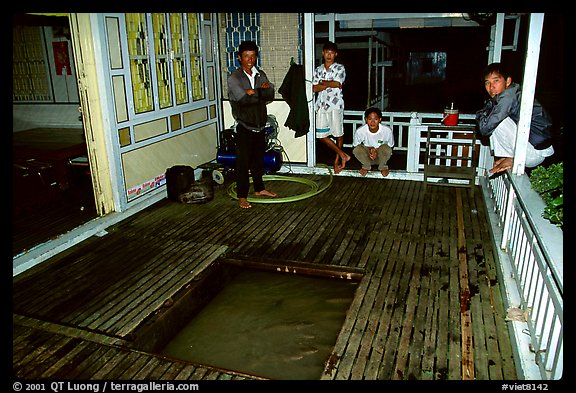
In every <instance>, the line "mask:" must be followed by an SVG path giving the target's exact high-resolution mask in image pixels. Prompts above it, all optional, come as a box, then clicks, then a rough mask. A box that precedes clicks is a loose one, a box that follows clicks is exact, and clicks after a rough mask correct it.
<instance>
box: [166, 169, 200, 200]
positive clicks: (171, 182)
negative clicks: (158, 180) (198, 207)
mask: <svg viewBox="0 0 576 393" xmlns="http://www.w3.org/2000/svg"><path fill="white" fill-rule="evenodd" d="M192 185H194V168H192V167H191V166H188V165H175V166H173V167H170V168H168V169H166V191H167V193H168V199H170V200H172V201H176V202H181V200H180V196H181V195H182V194H183V193H185V192H187V191H188V190H189V189H190V188H191V187H192Z"/></svg>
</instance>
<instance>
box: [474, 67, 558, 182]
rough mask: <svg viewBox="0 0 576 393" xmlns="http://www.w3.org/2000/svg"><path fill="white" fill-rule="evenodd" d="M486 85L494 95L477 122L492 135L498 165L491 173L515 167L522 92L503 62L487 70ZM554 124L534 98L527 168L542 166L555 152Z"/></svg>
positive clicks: (486, 132)
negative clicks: (553, 142)
mask: <svg viewBox="0 0 576 393" xmlns="http://www.w3.org/2000/svg"><path fill="white" fill-rule="evenodd" d="M484 88H485V89H486V92H487V93H488V95H489V96H490V98H489V99H487V100H486V101H485V102H484V107H483V108H482V109H481V110H479V111H478V112H476V121H477V122H478V130H479V131H480V134H481V135H482V136H485V137H490V147H491V148H492V150H493V151H494V156H495V161H494V167H493V168H492V169H490V173H496V172H501V171H504V170H506V169H511V168H512V164H513V161H514V160H513V159H514V150H515V145H516V133H517V130H518V119H519V118H520V99H521V94H522V93H521V91H520V85H518V83H515V82H512V77H511V76H510V75H509V74H508V72H507V71H506V70H505V69H504V67H503V66H502V64H500V63H492V64H490V65H488V66H487V67H486V68H485V69H484ZM551 126H552V122H551V121H550V118H549V117H548V114H547V113H546V111H545V110H544V108H542V106H541V105H540V103H539V102H538V101H536V100H534V106H533V108H532V119H531V122H530V134H529V137H528V146H527V150H526V163H525V165H526V167H528V168H533V167H535V166H537V165H540V164H541V163H542V162H543V161H544V159H545V158H546V157H549V156H551V155H552V154H554V148H553V147H552V135H551V132H550V128H551Z"/></svg>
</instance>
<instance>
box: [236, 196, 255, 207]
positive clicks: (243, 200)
mask: <svg viewBox="0 0 576 393" xmlns="http://www.w3.org/2000/svg"><path fill="white" fill-rule="evenodd" d="M238 201H239V203H240V207H241V208H242V209H250V208H251V207H252V205H251V204H250V202H248V199H246V198H238Z"/></svg>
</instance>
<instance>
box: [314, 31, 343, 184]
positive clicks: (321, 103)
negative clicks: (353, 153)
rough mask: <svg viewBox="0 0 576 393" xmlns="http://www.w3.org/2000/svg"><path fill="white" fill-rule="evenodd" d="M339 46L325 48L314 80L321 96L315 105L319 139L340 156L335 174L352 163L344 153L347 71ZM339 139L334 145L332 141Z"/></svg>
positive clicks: (333, 45) (317, 91)
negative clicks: (343, 88)
mask: <svg viewBox="0 0 576 393" xmlns="http://www.w3.org/2000/svg"><path fill="white" fill-rule="evenodd" d="M337 55H338V46H337V45H336V44H335V43H333V42H330V41H328V42H327V43H326V44H324V47H323V48H322V58H323V59H324V63H323V64H321V65H319V66H318V67H316V69H315V70H314V76H313V78H312V91H313V92H314V93H318V95H317V97H316V103H315V111H316V138H318V139H319V140H320V141H322V142H323V143H324V144H326V146H328V147H329V148H330V149H332V150H333V151H334V152H336V159H335V160H334V172H335V173H339V172H341V171H342V169H344V167H345V166H346V162H347V161H348V160H350V156H349V155H348V154H346V153H345V152H344V151H343V150H342V146H343V145H344V128H343V123H344V97H343V95H342V85H343V84H344V80H345V79H346V69H345V68H344V66H343V65H342V64H340V63H336V56H337ZM331 136H332V137H334V138H336V142H334V141H333V140H332V139H331V138H330V137H331Z"/></svg>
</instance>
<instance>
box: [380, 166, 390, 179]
mask: <svg viewBox="0 0 576 393" xmlns="http://www.w3.org/2000/svg"><path fill="white" fill-rule="evenodd" d="M380 173H381V174H382V176H384V177H386V176H388V175H389V174H390V171H389V170H388V168H384V169H381V170H380Z"/></svg>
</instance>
